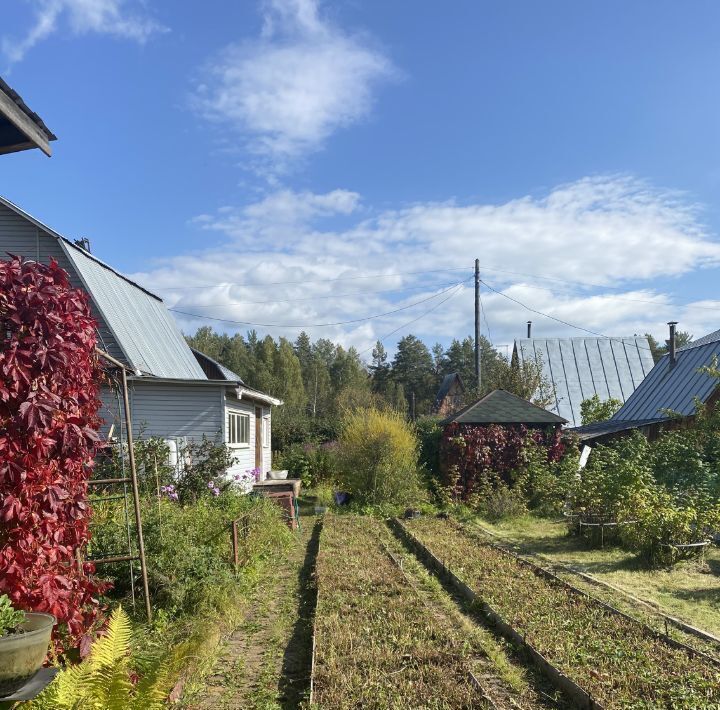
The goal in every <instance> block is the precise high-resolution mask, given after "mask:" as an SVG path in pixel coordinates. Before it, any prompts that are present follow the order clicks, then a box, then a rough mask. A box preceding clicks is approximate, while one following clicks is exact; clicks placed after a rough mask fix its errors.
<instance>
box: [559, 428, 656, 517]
mask: <svg viewBox="0 0 720 710" xmlns="http://www.w3.org/2000/svg"><path fill="white" fill-rule="evenodd" d="M652 487H653V475H652V468H651V465H650V447H649V444H648V442H647V439H645V437H644V436H643V435H642V434H640V433H639V432H633V433H632V434H629V435H628V436H624V437H622V438H619V439H616V440H615V441H612V442H610V443H609V444H606V445H600V446H596V447H595V448H594V449H593V451H592V453H591V454H590V458H589V459H588V462H587V465H586V466H585V468H584V469H583V470H582V471H581V473H580V477H579V479H578V480H577V482H576V484H575V486H574V487H573V492H572V509H573V512H575V513H578V514H580V515H583V516H586V517H588V516H598V517H601V518H603V519H605V520H607V521H615V520H622V519H624V518H625V517H626V516H628V515H630V516H632V515H633V511H635V510H636V509H637V507H638V506H640V505H643V504H644V502H646V501H647V499H648V496H649V495H650V493H651V491H652Z"/></svg>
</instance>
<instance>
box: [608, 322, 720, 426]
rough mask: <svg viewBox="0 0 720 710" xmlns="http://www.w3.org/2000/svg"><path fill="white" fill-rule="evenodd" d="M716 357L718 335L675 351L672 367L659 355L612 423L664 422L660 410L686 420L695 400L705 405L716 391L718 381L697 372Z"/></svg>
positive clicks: (719, 345)
mask: <svg viewBox="0 0 720 710" xmlns="http://www.w3.org/2000/svg"><path fill="white" fill-rule="evenodd" d="M716 356H717V357H720V331H715V332H714V333H709V334H708V335H706V336H704V337H703V338H700V339H699V340H697V341H695V342H694V343H691V344H690V345H688V346H687V347H684V348H682V349H680V350H678V351H677V354H676V357H675V365H674V366H672V367H671V366H670V355H663V357H662V358H660V360H658V363H657V365H655V367H654V368H653V369H652V371H651V372H650V374H649V375H648V376H647V377H646V378H645V379H644V380H643V382H642V384H641V385H640V386H639V387H638V388H637V389H636V390H635V392H633V394H632V395H631V396H630V397H629V398H628V400H627V401H626V402H625V404H624V405H623V406H622V407H621V408H620V409H619V410H618V411H617V412H616V413H615V414H614V416H613V417H612V421H634V420H642V419H668V418H669V417H668V414H666V413H665V412H664V411H663V410H672V411H673V412H677V413H679V414H682V415H683V416H690V415H692V414H694V413H695V397H697V398H699V399H700V401H702V402H707V401H708V399H709V398H710V396H711V395H712V394H713V392H715V390H716V389H717V387H718V384H719V383H718V380H717V379H715V378H713V377H710V376H709V375H706V374H704V373H701V372H698V369H699V368H701V367H704V366H708V365H710V364H712V361H713V358H714V357H716Z"/></svg>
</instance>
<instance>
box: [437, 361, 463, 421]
mask: <svg viewBox="0 0 720 710" xmlns="http://www.w3.org/2000/svg"><path fill="white" fill-rule="evenodd" d="M464 401H465V386H464V385H463V382H462V380H461V379H460V375H458V373H457V372H452V373H450V374H449V375H445V377H443V381H442V382H441V383H440V389H438V392H437V395H435V403H434V404H433V414H437V415H438V416H441V417H447V416H448V415H450V414H452V413H453V412H457V410H458V409H460V408H461V407H462V406H463V403H464Z"/></svg>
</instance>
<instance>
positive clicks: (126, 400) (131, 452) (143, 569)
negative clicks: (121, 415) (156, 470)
mask: <svg viewBox="0 0 720 710" xmlns="http://www.w3.org/2000/svg"><path fill="white" fill-rule="evenodd" d="M120 374H121V378H122V389H123V409H124V410H125V431H126V432H127V440H128V459H129V460H130V478H131V479H132V481H131V487H132V495H133V507H134V509H135V525H136V527H137V536H138V553H139V555H140V573H141V574H142V583H143V595H144V596H145V613H146V614H147V620H148V622H151V621H152V606H150V589H149V585H148V576H147V565H146V564H145V543H144V541H143V533H142V516H141V513H140V493H139V491H138V482H137V470H136V468H135V446H134V442H133V434H132V412H131V411H130V397H129V396H128V385H127V371H126V370H125V368H124V367H122V368H121V369H120Z"/></svg>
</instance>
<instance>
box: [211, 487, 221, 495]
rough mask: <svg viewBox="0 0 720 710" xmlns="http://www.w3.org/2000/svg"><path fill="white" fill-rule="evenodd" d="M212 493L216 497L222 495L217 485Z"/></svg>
mask: <svg viewBox="0 0 720 710" xmlns="http://www.w3.org/2000/svg"><path fill="white" fill-rule="evenodd" d="M212 494H213V495H214V496H215V497H217V496H219V495H220V489H219V488H217V487H216V488H213V489H212Z"/></svg>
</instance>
